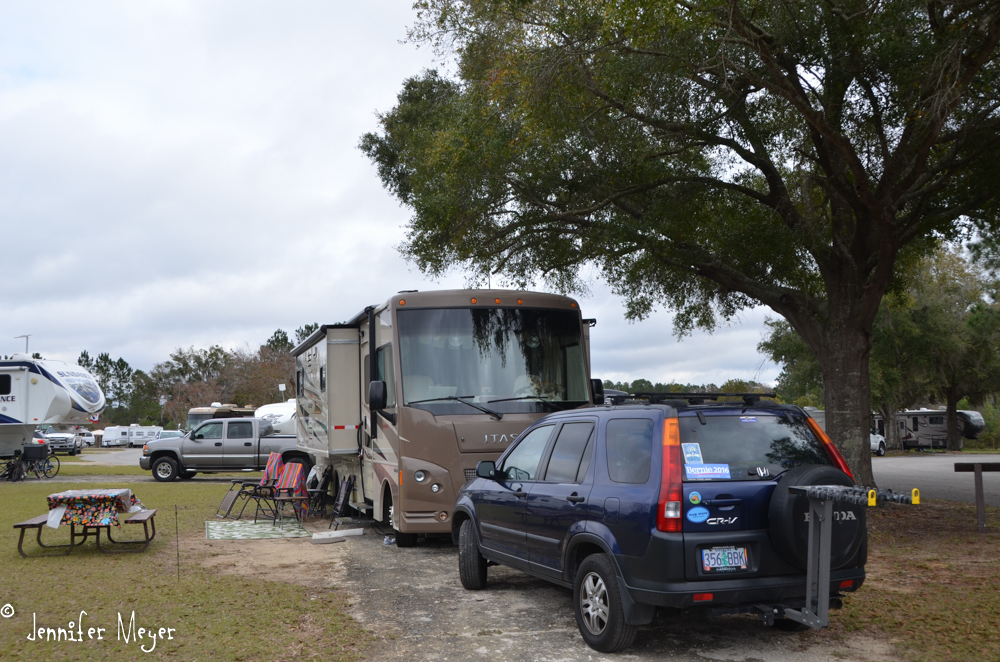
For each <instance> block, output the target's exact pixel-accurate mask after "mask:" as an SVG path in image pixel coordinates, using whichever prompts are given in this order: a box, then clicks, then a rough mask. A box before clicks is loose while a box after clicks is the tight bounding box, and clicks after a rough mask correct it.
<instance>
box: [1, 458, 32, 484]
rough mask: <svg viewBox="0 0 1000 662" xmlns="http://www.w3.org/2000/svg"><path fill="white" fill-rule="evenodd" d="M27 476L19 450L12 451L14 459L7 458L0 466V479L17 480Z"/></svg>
mask: <svg viewBox="0 0 1000 662" xmlns="http://www.w3.org/2000/svg"><path fill="white" fill-rule="evenodd" d="M27 477H28V469H27V465H26V464H25V463H24V461H23V460H21V452H20V451H14V459H12V460H7V461H6V462H4V464H3V467H2V468H0V479H6V480H9V481H11V482H17V481H19V480H24V479H25V478H27Z"/></svg>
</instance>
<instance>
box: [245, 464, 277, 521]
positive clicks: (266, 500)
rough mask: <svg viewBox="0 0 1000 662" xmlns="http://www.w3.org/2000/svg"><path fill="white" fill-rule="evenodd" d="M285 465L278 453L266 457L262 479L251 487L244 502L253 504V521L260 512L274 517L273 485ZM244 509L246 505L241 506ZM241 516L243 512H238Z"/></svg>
mask: <svg viewBox="0 0 1000 662" xmlns="http://www.w3.org/2000/svg"><path fill="white" fill-rule="evenodd" d="M284 469H285V463H284V462H283V461H282V459H281V454H280V453H271V454H270V455H268V456H267V465H266V466H265V467H264V477H263V478H261V479H260V483H258V484H256V485H252V489H251V490H250V491H248V492H247V495H246V500H247V502H250V501H253V502H254V504H255V508H254V514H253V521H254V522H256V521H257V517H258V516H259V515H260V513H261V511H263V512H264V513H265V514H267V515H270V516H272V518H273V517H274V516H275V504H274V497H275V491H274V488H275V485H277V483H278V479H279V478H280V477H281V475H282V473H284ZM243 507H244V508H246V504H245V503H244V504H243ZM242 516H243V511H242V510H241V511H240V517H242ZM237 519H238V518H237Z"/></svg>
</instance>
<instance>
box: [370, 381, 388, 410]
mask: <svg viewBox="0 0 1000 662" xmlns="http://www.w3.org/2000/svg"><path fill="white" fill-rule="evenodd" d="M386 395H387V394H386V391H385V382H383V381H373V382H368V406H369V407H371V409H372V411H378V410H380V409H385V403H386Z"/></svg>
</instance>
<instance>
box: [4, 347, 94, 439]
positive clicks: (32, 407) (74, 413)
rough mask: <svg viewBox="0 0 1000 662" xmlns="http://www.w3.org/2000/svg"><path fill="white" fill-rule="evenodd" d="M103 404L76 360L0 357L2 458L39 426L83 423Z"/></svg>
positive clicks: (90, 376) (91, 380) (92, 378)
mask: <svg viewBox="0 0 1000 662" xmlns="http://www.w3.org/2000/svg"><path fill="white" fill-rule="evenodd" d="M103 409H104V394H103V393H102V392H101V388H100V387H99V386H98V385H97V381H96V380H95V379H94V377H93V376H92V375H91V374H90V373H89V372H87V371H86V370H85V369H83V368H81V367H80V366H78V365H74V364H72V363H64V362H62V361H49V360H44V359H33V358H31V357H30V356H28V355H27V354H14V355H12V356H5V357H3V358H2V359H0V457H11V456H13V454H14V451H16V450H20V448H21V445H22V444H27V443H29V442H30V441H31V437H32V434H33V433H34V431H35V428H36V427H37V426H39V425H46V424H48V425H55V424H58V423H66V424H71V425H72V424H76V425H82V424H86V423H88V422H90V419H91V417H95V416H97V415H98V414H100V413H101V411H103Z"/></svg>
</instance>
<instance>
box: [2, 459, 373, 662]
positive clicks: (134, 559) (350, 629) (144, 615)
mask: <svg viewBox="0 0 1000 662" xmlns="http://www.w3.org/2000/svg"><path fill="white" fill-rule="evenodd" d="M95 468H96V467H95ZM101 468H102V469H108V468H107V467H101ZM122 468H123V469H130V468H131V467H122ZM74 487H76V486H74ZM87 487H88V488H89V487H93V488H95V489H99V488H110V487H117V486H116V485H115V484H114V483H108V484H88V485H87ZM58 489H61V488H57V487H56V485H55V484H53V483H49V482H40V481H28V482H24V483H16V484H2V485H0V499H2V502H3V504H4V507H3V509H2V512H0V568H2V571H3V576H4V577H5V578H6V581H4V582H3V584H4V587H3V588H0V605H3V604H8V603H9V604H10V605H11V606H12V608H13V609H14V612H15V613H14V615H13V616H12V617H10V618H2V619H0V659H4V660H13V659H17V660H46V661H48V660H84V659H106V660H134V659H139V658H141V657H142V656H143V655H144V653H142V652H141V651H140V650H139V647H138V644H136V643H134V642H132V643H128V644H126V643H125V642H124V641H119V638H118V633H117V617H118V614H121V615H122V618H123V619H124V621H125V625H126V626H127V625H128V621H129V619H130V617H131V614H132V612H133V611H134V612H135V617H136V625H135V627H136V630H138V628H140V627H144V628H147V629H153V630H155V631H157V632H158V631H159V628H174V630H175V631H174V632H173V633H170V634H171V635H172V636H173V640H162V641H160V640H157V641H156V647H155V651H154V654H161V655H170V656H173V657H175V658H177V659H185V660H213V661H218V662H222V661H227V660H283V659H293V658H295V659H298V658H305V659H311V658H313V657H315V658H317V659H324V660H353V659H357V657H359V655H360V651H361V650H362V649H363V648H364V647H365V646H366V644H367V642H368V641H369V635H367V634H366V633H365V632H364V631H363V630H362V628H361V627H360V626H359V625H358V624H357V623H356V622H355V621H354V620H353V619H352V618H350V617H349V616H348V614H347V605H346V596H345V595H344V594H342V593H340V592H337V591H332V590H320V589H306V588H303V587H301V586H296V585H288V584H281V583H277V582H265V581H250V580H248V579H245V578H241V577H239V576H233V575H225V574H218V573H213V572H210V571H208V570H206V569H203V568H202V567H201V566H199V565H198V559H197V558H192V557H191V556H190V555H187V556H186V555H185V554H184V549H183V545H182V547H181V558H180V578H178V574H177V555H176V546H175V543H176V540H177V538H176V534H175V526H176V530H177V531H178V532H179V534H180V536H181V538H182V539H183V538H185V537H193V536H199V537H202V536H204V526H205V520H207V519H211V518H212V515H213V514H214V512H215V509H216V507H217V506H218V504H219V501H220V500H221V498H222V494H223V493H224V492H225V487H224V486H223V485H220V484H218V483H206V484H198V483H197V482H195V483H191V482H175V483H144V484H142V485H141V486H137V487H135V492H136V496H137V497H138V498H139V499H141V500H142V502H143V503H144V504H145V505H146V506H147V507H149V508H156V509H157V516H156V523H157V533H156V539H155V540H154V541H153V543H152V544H151V545H150V548H149V549H148V550H147V551H146V552H144V553H142V554H123V555H106V554H100V553H99V552H98V551H97V549H96V547H95V546H94V544H93V542H92V541H90V542H87V543H86V544H85V545H84V546H83V547H82V548H80V549H76V550H74V552H73V553H72V554H71V555H70V556H66V557H49V558H31V559H23V558H21V557H20V556H19V555H18V553H17V533H16V532H15V531H14V529H13V528H12V526H13V524H14V523H16V522H19V521H22V520H25V519H28V518H30V517H33V516H35V515H40V514H43V513H45V512H46V502H45V497H46V495H48V494H50V493H51V492H53V491H57V490H58ZM175 505H176V506H179V507H181V508H183V510H178V511H177V518H176V524H175V519H174V515H175V510H174V508H175ZM65 528H66V527H60V529H59V530H56V531H53V530H52V529H48V528H46V529H45V530H43V533H42V536H43V540H44V541H45V542H53V543H57V542H65V541H66V540H67V539H68V537H69V535H68V531H66V530H65ZM127 528H128V529H131V528H132V527H127ZM129 533H131V534H132V536H133V537H134V536H135V535H136V532H135V531H127V530H126V531H123V532H122V535H123V537H124V535H127V534H129ZM29 534H30V540H31V542H30V543H29V542H28V539H29V535H26V536H25V538H26V540H25V547H26V550H27V551H28V552H29V553H32V552H36V551H37V550H38V547H37V545H35V544H34V532H29ZM81 610H83V611H86V612H87V615H86V616H84V617H83V628H84V635H83V636H84V639H85V640H84V641H83V642H70V641H65V640H64V641H58V642H57V641H48V642H46V641H34V642H32V641H29V640H28V639H27V637H28V635H29V633H30V631H31V630H32V627H33V625H32V623H33V620H32V617H33V615H34V618H35V627H51V628H59V627H62V628H64V629H65V628H67V627H68V623H69V622H70V621H73V622H74V623H75V622H77V620H78V618H79V615H80V611H81ZM90 627H94V628H97V627H102V628H105V632H104V633H103V637H104V639H103V640H101V641H98V640H96V639H94V640H88V639H87V634H88V633H87V630H88V628H90ZM95 637H96V634H95ZM144 643H145V645H146V648H147V649H148V648H149V647H150V646H151V645H152V642H151V641H150V640H149V639H145V640H144Z"/></svg>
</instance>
